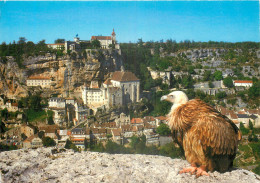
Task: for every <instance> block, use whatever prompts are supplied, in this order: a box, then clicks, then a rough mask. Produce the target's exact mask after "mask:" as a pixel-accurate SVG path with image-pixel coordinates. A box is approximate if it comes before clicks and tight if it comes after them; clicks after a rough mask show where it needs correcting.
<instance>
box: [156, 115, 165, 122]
mask: <svg viewBox="0 0 260 183" xmlns="http://www.w3.org/2000/svg"><path fill="white" fill-rule="evenodd" d="M156 119H159V120H161V121H164V120H166V119H167V118H166V117H165V116H158V117H156Z"/></svg>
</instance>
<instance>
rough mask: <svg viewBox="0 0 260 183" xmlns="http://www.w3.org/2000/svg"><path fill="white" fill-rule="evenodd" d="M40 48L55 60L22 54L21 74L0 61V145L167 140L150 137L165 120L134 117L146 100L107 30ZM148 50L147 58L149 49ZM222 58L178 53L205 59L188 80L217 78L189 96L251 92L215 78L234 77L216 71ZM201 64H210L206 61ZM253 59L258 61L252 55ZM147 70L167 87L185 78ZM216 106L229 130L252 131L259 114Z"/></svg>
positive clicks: (247, 70) (209, 52) (246, 70)
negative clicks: (227, 120)
mask: <svg viewBox="0 0 260 183" xmlns="http://www.w3.org/2000/svg"><path fill="white" fill-rule="evenodd" d="M27 44H28V43H27ZM144 44H145V43H144ZM46 46H47V47H48V49H49V50H55V53H56V54H53V52H48V51H47V52H46V51H45V52H44V51H43V54H39V55H37V56H36V55H30V56H28V57H26V59H24V61H23V68H22V69H21V68H20V67H19V66H18V65H17V63H16V62H15V61H14V58H13V57H12V56H6V60H5V63H4V62H3V60H1V80H0V81H1V96H0V108H1V115H2V121H1V123H2V124H3V125H2V126H4V128H5V129H8V130H4V131H1V141H0V142H1V143H2V144H6V145H16V146H17V147H19V148H37V147H42V146H43V144H44V143H43V138H42V137H43V136H44V137H49V138H51V139H53V140H54V141H55V144H56V145H57V146H59V147H64V146H65V144H66V142H67V140H69V141H71V142H72V143H73V144H75V146H76V147H77V148H79V149H84V148H85V145H86V143H88V144H89V143H94V144H97V143H103V144H105V143H106V142H107V141H108V140H111V141H113V142H115V143H118V144H122V145H124V144H128V143H130V142H131V138H132V137H133V136H137V137H141V136H145V139H146V141H145V142H146V145H147V146H149V145H156V146H160V145H164V144H166V143H169V142H171V141H172V139H171V137H170V136H162V135H160V134H159V133H158V131H157V128H158V127H160V126H162V124H167V117H166V115H157V116H156V115H154V116H150V115H149V116H145V115H140V116H138V115H136V114H138V112H142V111H145V110H146V109H142V111H139V110H140V108H138V105H139V103H142V102H143V101H145V100H147V98H148V99H149V97H147V96H149V92H150V91H149V90H147V89H146V90H145V89H144V88H142V87H141V82H142V81H141V79H139V78H138V77H137V76H136V74H135V73H133V72H130V71H128V70H126V69H125V68H124V65H125V64H124V57H123V56H122V50H121V48H120V44H119V43H118V42H117V40H116V33H115V31H114V30H113V32H112V33H111V36H92V37H91V39H90V40H81V39H80V38H79V36H78V35H76V37H75V38H74V41H65V40H59V41H57V42H56V43H54V44H46ZM150 51H151V54H152V55H153V54H155V53H154V52H155V50H154V49H150ZM159 52H160V53H161V55H160V56H161V57H166V56H167V57H170V56H171V57H177V56H178V55H175V54H169V55H165V54H166V53H165V52H163V48H160V50H159ZM237 52H239V50H237ZM223 53H225V50H224V49H217V50H216V49H215V50H213V49H197V50H187V51H185V52H183V53H182V54H185V55H186V58H188V59H190V60H191V61H192V62H194V63H195V62H196V60H197V59H201V60H203V59H205V58H206V59H205V60H203V62H202V65H203V67H204V68H208V69H203V68H200V69H194V72H193V73H192V74H191V77H192V79H194V80H196V79H197V80H199V79H202V80H203V77H204V76H205V73H206V72H209V73H210V74H212V75H213V74H214V73H220V71H221V76H219V77H220V78H221V79H218V80H216V81H213V82H211V83H209V82H198V83H196V84H194V85H193V88H194V90H195V91H201V92H202V93H204V94H205V95H210V96H218V97H219V98H220V99H222V98H221V94H223V93H225V94H227V95H232V94H234V93H235V92H236V91H243V90H245V89H248V88H250V87H252V86H253V81H252V80H233V81H232V84H233V88H230V87H227V86H226V84H225V82H223V78H227V77H229V76H232V75H234V72H233V70H232V69H230V68H226V69H218V67H220V66H223V65H225V64H227V62H226V61H224V60H221V59H218V57H217V56H218V55H221V54H223ZM209 57H210V58H211V59H210V60H207V58H209ZM257 57H258V58H260V52H257ZM147 68H148V71H149V74H150V77H151V78H152V79H153V80H154V81H155V80H157V81H158V80H160V81H161V83H163V84H164V85H167V86H170V85H171V83H172V80H173V79H174V78H182V77H186V76H187V75H188V74H189V73H188V71H182V70H180V71H173V70H172V69H171V67H169V68H167V69H165V70H161V69H160V70H155V69H154V68H151V67H147ZM242 68H243V69H242V72H243V74H244V75H248V76H252V77H258V78H259V73H260V70H258V71H255V70H254V69H252V68H251V67H250V66H246V65H245V66H243V67H242ZM209 85H213V86H209ZM178 89H184V88H182V86H180V87H178ZM151 90H152V88H151ZM155 90H158V91H160V90H161V88H159V87H157V88H155ZM170 90H177V89H176V87H175V88H171V89H170ZM223 101H224V103H225V104H227V105H216V106H215V107H216V109H218V110H219V111H220V112H221V113H222V114H224V115H226V116H227V117H228V118H230V119H231V120H232V121H233V122H234V123H235V124H236V125H237V126H240V124H241V122H242V123H243V124H244V126H245V127H248V126H249V124H250V122H253V124H254V126H255V127H257V128H259V127H260V109H259V108H255V109H248V108H247V105H246V103H244V102H243V101H242V100H239V101H235V102H236V104H237V106H238V108H232V109H231V107H228V106H231V104H230V103H229V102H227V101H225V100H223ZM129 109H131V110H132V111H134V114H133V112H132V113H131V112H129ZM34 111H35V112H34ZM4 128H3V129H4ZM1 130H2V129H1Z"/></svg>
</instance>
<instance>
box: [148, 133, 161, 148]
mask: <svg viewBox="0 0 260 183" xmlns="http://www.w3.org/2000/svg"><path fill="white" fill-rule="evenodd" d="M144 135H145V137H146V145H147V146H149V145H159V144H160V141H159V134H157V133H154V132H146V133H144Z"/></svg>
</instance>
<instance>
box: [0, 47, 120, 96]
mask: <svg viewBox="0 0 260 183" xmlns="http://www.w3.org/2000/svg"><path fill="white" fill-rule="evenodd" d="M75 54H76V53H74V56H73V55H71V56H69V55H66V56H63V57H60V58H56V56H55V55H51V54H46V55H45V56H34V57H33V56H30V57H28V58H23V60H24V61H23V65H24V67H25V68H24V69H20V68H19V67H18V65H17V63H16V62H15V61H14V59H13V58H12V57H8V59H7V62H6V64H4V63H3V62H1V61H0V94H4V95H6V96H8V98H15V97H25V96H26V95H27V94H28V92H27V91H28V88H27V86H26V79H27V78H28V77H29V76H32V75H41V76H48V77H51V78H52V79H53V83H52V84H53V85H52V86H53V87H52V90H58V91H60V92H62V91H65V90H74V89H75V88H77V87H78V86H81V85H83V84H84V83H90V81H92V80H98V81H100V82H102V81H104V80H106V79H107V78H108V77H109V73H110V72H114V71H116V70H119V69H120V68H121V65H122V58H121V55H120V54H121V53H120V50H88V51H87V54H86V55H85V56H83V54H82V53H77V54H76V56H75Z"/></svg>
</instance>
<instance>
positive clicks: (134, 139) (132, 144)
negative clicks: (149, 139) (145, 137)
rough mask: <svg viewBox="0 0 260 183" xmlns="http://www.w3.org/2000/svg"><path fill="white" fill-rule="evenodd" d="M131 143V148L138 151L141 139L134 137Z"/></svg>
mask: <svg viewBox="0 0 260 183" xmlns="http://www.w3.org/2000/svg"><path fill="white" fill-rule="evenodd" d="M130 139H131V142H130V146H131V148H132V149H134V150H136V148H137V145H138V143H139V142H140V141H141V140H140V138H139V137H137V136H132V137H131V138H130Z"/></svg>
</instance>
